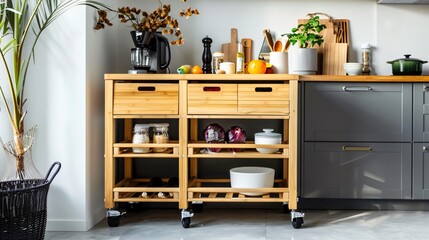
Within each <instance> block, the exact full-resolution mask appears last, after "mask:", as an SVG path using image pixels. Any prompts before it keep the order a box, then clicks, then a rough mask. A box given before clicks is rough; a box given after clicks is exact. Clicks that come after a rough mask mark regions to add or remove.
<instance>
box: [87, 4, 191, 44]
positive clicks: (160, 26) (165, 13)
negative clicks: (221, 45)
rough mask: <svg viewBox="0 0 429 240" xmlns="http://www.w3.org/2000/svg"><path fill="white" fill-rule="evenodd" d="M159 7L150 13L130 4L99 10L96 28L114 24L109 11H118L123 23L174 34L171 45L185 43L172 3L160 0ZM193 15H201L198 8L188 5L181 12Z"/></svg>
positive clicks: (135, 27) (181, 13) (188, 15)
mask: <svg viewBox="0 0 429 240" xmlns="http://www.w3.org/2000/svg"><path fill="white" fill-rule="evenodd" d="M181 1H182V2H186V0H181ZM158 2H159V7H158V8H157V9H155V10H153V11H152V12H150V13H148V12H146V11H143V10H142V9H137V8H135V7H133V8H130V7H128V6H124V7H120V8H118V9H117V10H114V9H107V10H104V9H100V10H98V11H97V12H98V21H97V24H96V26H95V29H96V30H100V29H104V28H105V26H106V25H108V26H112V25H113V24H112V22H111V20H110V19H109V16H108V15H109V12H112V13H116V14H117V16H118V18H119V20H120V22H121V23H129V24H130V25H131V27H132V28H133V29H134V30H136V31H142V32H143V31H149V32H158V31H160V32H162V34H170V35H172V36H173V40H172V41H171V42H170V43H171V45H181V44H183V43H184V39H183V34H182V32H181V31H180V28H179V22H178V20H177V19H176V18H174V17H172V16H171V5H170V4H163V3H162V2H161V1H160V0H158ZM192 15H199V12H198V9H192V8H191V7H188V8H187V9H186V10H181V11H180V12H179V16H180V17H185V18H189V17H191V16H192Z"/></svg>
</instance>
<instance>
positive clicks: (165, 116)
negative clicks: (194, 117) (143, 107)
mask: <svg viewBox="0 0 429 240" xmlns="http://www.w3.org/2000/svg"><path fill="white" fill-rule="evenodd" d="M113 118H114V119H129V118H132V119H134V118H136V119H137V118H141V119H148V118H155V119H157V118H159V119H161V118H170V119H175V118H176V119H177V118H180V116H179V115H164V114H151V115H144V114H115V115H113Z"/></svg>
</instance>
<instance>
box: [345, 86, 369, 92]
mask: <svg viewBox="0 0 429 240" xmlns="http://www.w3.org/2000/svg"><path fill="white" fill-rule="evenodd" d="M343 90H344V91H348V92H369V91H371V90H372V88H371V87H350V86H349V87H348V86H344V87H343Z"/></svg>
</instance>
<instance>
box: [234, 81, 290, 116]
mask: <svg viewBox="0 0 429 240" xmlns="http://www.w3.org/2000/svg"><path fill="white" fill-rule="evenodd" d="M238 113H240V114H242V113H246V114H247V113H249V114H255V113H256V114H258V113H264V114H274V115H278V114H288V113H289V85H288V84H239V85H238Z"/></svg>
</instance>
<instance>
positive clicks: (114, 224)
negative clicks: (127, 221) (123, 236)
mask: <svg viewBox="0 0 429 240" xmlns="http://www.w3.org/2000/svg"><path fill="white" fill-rule="evenodd" d="M107 224H109V227H117V226H119V217H108V218H107Z"/></svg>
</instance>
